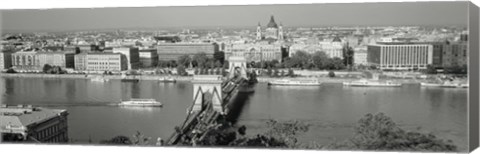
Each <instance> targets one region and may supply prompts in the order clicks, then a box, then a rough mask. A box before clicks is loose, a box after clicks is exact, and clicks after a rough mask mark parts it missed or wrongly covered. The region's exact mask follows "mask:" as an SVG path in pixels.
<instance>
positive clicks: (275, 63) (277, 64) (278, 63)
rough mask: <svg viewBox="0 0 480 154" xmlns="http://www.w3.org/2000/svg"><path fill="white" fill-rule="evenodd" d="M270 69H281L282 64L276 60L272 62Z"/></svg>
mask: <svg viewBox="0 0 480 154" xmlns="http://www.w3.org/2000/svg"><path fill="white" fill-rule="evenodd" d="M270 67H273V68H280V62H278V60H276V59H274V60H272V61H270Z"/></svg>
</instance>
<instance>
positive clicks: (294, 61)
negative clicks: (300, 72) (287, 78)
mask: <svg viewBox="0 0 480 154" xmlns="http://www.w3.org/2000/svg"><path fill="white" fill-rule="evenodd" d="M310 57H311V56H310V55H309V54H308V53H307V52H305V51H301V50H299V51H297V52H295V54H293V55H292V57H290V59H288V64H286V65H287V66H288V67H296V68H303V66H304V65H306V64H308V63H310V60H311V58H310Z"/></svg>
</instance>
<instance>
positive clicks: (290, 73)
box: [287, 68, 295, 77]
mask: <svg viewBox="0 0 480 154" xmlns="http://www.w3.org/2000/svg"><path fill="white" fill-rule="evenodd" d="M287 75H288V76H290V77H294V76H295V73H294V72H293V69H291V68H289V69H288V74H287Z"/></svg>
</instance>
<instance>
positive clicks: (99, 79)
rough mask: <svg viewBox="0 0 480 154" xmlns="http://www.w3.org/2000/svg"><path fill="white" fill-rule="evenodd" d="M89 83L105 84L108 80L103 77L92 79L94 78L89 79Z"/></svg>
mask: <svg viewBox="0 0 480 154" xmlns="http://www.w3.org/2000/svg"><path fill="white" fill-rule="evenodd" d="M90 81H93V82H107V81H109V79H106V78H103V77H94V78H91V79H90Z"/></svg>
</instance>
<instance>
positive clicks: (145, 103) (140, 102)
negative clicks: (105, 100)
mask: <svg viewBox="0 0 480 154" xmlns="http://www.w3.org/2000/svg"><path fill="white" fill-rule="evenodd" d="M118 105H119V106H139V107H161V106H162V105H163V104H162V103H160V102H159V101H156V100H155V99H140V98H136V99H135V98H132V99H130V100H129V101H122V102H121V103H120V104H118Z"/></svg>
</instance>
